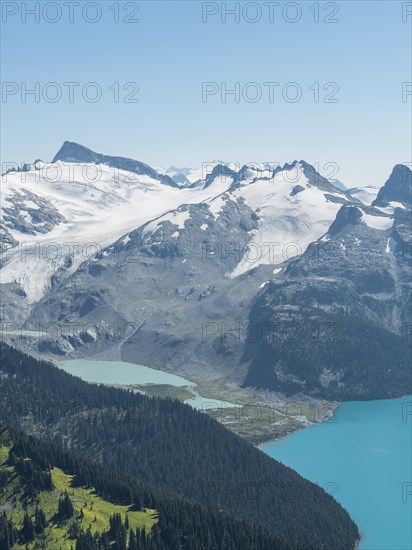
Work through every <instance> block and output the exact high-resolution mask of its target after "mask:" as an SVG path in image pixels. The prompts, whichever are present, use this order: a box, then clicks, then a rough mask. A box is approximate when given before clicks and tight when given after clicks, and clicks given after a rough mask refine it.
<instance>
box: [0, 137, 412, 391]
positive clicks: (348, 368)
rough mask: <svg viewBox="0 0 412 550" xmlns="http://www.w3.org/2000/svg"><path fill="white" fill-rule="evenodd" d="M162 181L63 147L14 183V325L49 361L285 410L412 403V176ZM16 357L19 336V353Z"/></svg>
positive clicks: (137, 167)
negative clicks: (374, 181)
mask: <svg viewBox="0 0 412 550" xmlns="http://www.w3.org/2000/svg"><path fill="white" fill-rule="evenodd" d="M211 164H212V166H211V168H210V170H209V171H208V173H207V174H205V173H202V172H204V171H203V170H191V169H183V170H179V169H176V168H175V167H171V168H170V169H169V170H163V169H160V168H159V169H153V168H151V167H149V166H148V165H146V164H144V163H142V162H138V161H135V160H132V159H127V158H124V157H119V156H108V155H102V154H98V153H95V152H93V151H91V150H90V149H87V148H86V147H83V146H82V145H78V144H76V143H72V142H65V143H64V144H63V146H62V147H61V149H60V150H59V151H58V153H57V154H56V155H55V157H54V159H53V161H52V163H44V162H42V161H36V162H35V163H33V164H27V165H24V166H23V167H22V168H19V169H16V168H15V169H11V170H9V171H8V172H7V173H6V174H5V175H4V176H3V189H2V195H3V201H2V229H1V235H2V239H1V242H2V264H1V271H0V274H1V282H2V285H1V291H2V306H3V307H2V312H1V316H2V323H3V332H4V333H7V332H10V331H12V330H15V329H17V328H21V327H22V326H23V327H24V328H25V329H26V330H30V329H31V330H38V331H40V336H39V337H38V338H37V339H31V340H30V339H27V340H24V342H23V343H22V341H21V340H20V341H19V346H20V347H23V348H25V349H26V350H27V351H30V352H31V353H34V354H37V355H40V354H41V355H44V356H46V357H49V358H55V359H61V358H62V357H90V358H97V357H99V358H108V359H122V360H125V361H129V362H134V363H139V364H144V365H147V366H151V367H155V368H161V369H163V370H168V371H170V372H175V373H179V374H182V375H186V376H188V377H191V379H194V380H196V381H200V382H202V381H205V382H206V381H208V380H211V379H213V380H223V379H224V380H229V381H230V383H233V384H234V385H236V386H237V387H241V386H243V387H253V388H258V389H261V390H270V391H273V392H278V393H281V394H283V395H293V394H297V393H303V394H305V395H311V396H314V397H323V398H326V399H336V400H339V399H358V398H380V397H391V396H396V395H403V394H406V393H408V392H410V390H411V369H410V367H411V364H410V352H411V347H410V344H411V336H410V333H411V330H410V327H411V322H412V299H411V275H412V262H411V259H412V257H411V252H412V251H411V210H412V203H411V189H412V184H411V176H412V172H411V170H410V169H409V168H408V167H407V166H405V165H397V166H395V167H394V168H393V170H392V172H391V173H390V174H389V171H388V174H389V177H388V178H387V180H386V182H385V181H384V179H383V181H382V182H381V185H382V187H380V188H379V185H377V186H376V187H375V186H374V187H371V186H365V187H364V188H355V189H346V188H345V186H343V185H342V184H341V183H340V182H336V181H335V182H333V181H329V180H328V179H326V178H324V177H322V176H321V175H320V174H319V173H318V172H317V171H316V170H315V168H314V167H313V166H311V165H310V164H308V163H306V162H305V161H303V160H301V161H294V162H291V163H287V164H285V165H284V166H283V167H276V168H273V167H270V166H268V165H261V166H259V165H255V164H253V165H245V166H243V167H241V168H239V167H238V166H235V165H229V164H223V163H219V162H214V163H211ZM10 339H11V340H12V341H13V337H12V336H10Z"/></svg>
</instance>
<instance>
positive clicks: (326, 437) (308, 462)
mask: <svg viewBox="0 0 412 550" xmlns="http://www.w3.org/2000/svg"><path fill="white" fill-rule="evenodd" d="M260 449H261V450H262V451H264V452H265V453H267V454H268V455H269V456H271V457H273V458H275V459H276V460H279V461H280V462H283V464H286V465H287V466H290V467H291V468H293V469H295V470H296V471H297V472H299V473H300V474H301V475H302V476H303V477H305V478H306V479H309V480H310V481H313V482H314V483H317V484H318V485H320V486H321V487H323V488H324V489H325V490H327V491H328V492H329V493H330V494H332V495H333V496H334V498H335V499H336V500H337V501H338V502H340V503H341V504H342V506H343V507H344V508H345V509H346V510H347V511H348V512H349V514H350V515H351V517H352V518H353V519H354V521H355V522H356V523H357V525H358V527H359V530H360V531H361V535H362V540H361V543H360V546H359V548H360V549H361V550H411V549H412V529H411V523H412V519H411V518H412V396H407V397H402V398H398V399H388V400H378V401H361V402H348V403H344V404H342V405H341V406H340V407H339V409H338V410H337V411H336V414H335V415H334V417H333V418H331V419H330V420H329V421H327V422H324V423H322V424H315V425H313V426H311V427H309V428H306V429H304V430H301V431H299V432H295V433H294V434H292V435H290V436H288V437H286V438H284V439H281V440H280V441H277V442H274V443H268V444H264V445H262V446H261V447H260Z"/></svg>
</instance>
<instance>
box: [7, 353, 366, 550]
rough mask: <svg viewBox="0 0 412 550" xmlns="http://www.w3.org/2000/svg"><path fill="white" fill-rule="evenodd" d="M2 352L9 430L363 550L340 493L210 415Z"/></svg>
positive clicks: (288, 534)
mask: <svg viewBox="0 0 412 550" xmlns="http://www.w3.org/2000/svg"><path fill="white" fill-rule="evenodd" d="M0 351H1V365H2V366H1V370H0V374H1V386H0V388H1V396H2V399H1V401H0V419H2V421H3V422H4V423H5V424H6V425H9V426H12V427H14V428H18V429H24V430H26V431H28V432H30V433H32V434H35V435H36V436H37V437H39V438H41V439H43V440H45V441H48V442H53V443H55V444H57V445H59V446H62V447H63V448H64V449H65V450H67V451H70V452H72V453H75V454H77V455H78V456H81V457H83V458H85V459H88V460H89V461H93V462H95V463H98V464H100V465H101V466H102V467H103V468H104V469H106V470H108V471H110V472H111V473H112V474H113V475H114V474H116V475H117V474H118V475H125V474H126V475H128V476H130V477H133V478H134V479H135V480H140V481H144V482H145V483H149V484H151V485H153V486H156V487H157V488H160V489H162V490H165V491H167V492H170V493H173V494H174V495H179V496H181V497H184V498H186V499H189V500H191V501H193V502H197V503H198V504H201V505H202V506H206V507H207V508H208V509H209V510H214V511H215V512H218V513H219V514H226V515H232V516H234V517H236V518H238V519H239V518H240V519H243V520H245V521H248V522H253V523H256V524H257V525H259V526H261V527H262V528H265V529H267V530H270V531H271V532H272V533H275V534H276V535H281V536H283V537H285V538H286V539H287V540H289V541H292V542H300V543H302V544H306V545H308V546H312V547H313V548H334V549H336V550H345V549H348V550H349V549H352V548H354V547H355V543H356V541H357V539H358V537H359V533H358V530H357V527H356V525H355V524H354V523H353V522H352V520H351V519H350V517H349V516H348V514H347V513H346V512H345V511H344V510H343V509H342V507H341V506H340V505H339V504H337V502H336V501H335V500H334V499H333V498H332V497H331V496H330V495H328V494H326V493H325V492H324V491H323V490H322V489H321V488H320V487H318V486H316V485H314V484H312V483H310V482H308V481H306V480H304V479H303V478H301V477H300V476H299V475H298V474H297V473H296V472H294V471H293V470H291V469H290V468H287V467H285V466H283V465H281V464H280V463H278V462H276V461H274V460H272V459H271V458H269V457H268V456H266V455H264V454H263V453H262V452H260V451H259V450H257V449H255V448H254V447H252V446H251V445H249V444H248V443H247V442H245V441H244V440H242V439H241V438H239V437H237V436H236V435H234V434H232V433H231V432H229V431H228V430H227V429H225V428H224V427H223V426H221V425H220V424H218V423H217V422H215V421H214V420H213V419H211V418H209V417H208V416H206V415H204V414H202V413H201V412H197V411H194V410H192V409H191V408H190V407H189V406H187V405H183V404H181V403H179V402H177V401H171V400H160V399H155V398H148V397H145V396H142V395H138V394H134V393H132V392H128V391H123V390H118V389H115V388H108V387H104V386H97V385H92V384H88V383H85V382H83V381H81V380H80V379H78V378H75V377H72V376H70V375H68V374H67V373H65V372H63V371H61V370H59V369H57V368H56V367H54V366H52V365H50V364H48V363H45V362H43V361H38V360H35V359H33V358H32V357H29V356H27V355H25V354H23V353H21V352H19V351H17V350H14V349H12V348H10V347H9V346H7V345H5V344H1V348H0ZM119 494H120V493H119ZM146 506H149V507H150V503H147V504H146ZM175 513H176V514H177V518H176V519H178V517H179V512H178V510H177V509H176V510H175ZM201 516H202V515H201V514H200V516H199V519H200V517H201ZM202 521H203V520H202ZM173 524H174V522H173V521H171V523H170V525H171V528H173ZM194 544H195V543H194ZM196 544H197V543H196ZM198 547H199V546H193V548H198ZM199 548H201V546H200V547H199ZM256 548H259V546H256ZM264 548H266V547H264Z"/></svg>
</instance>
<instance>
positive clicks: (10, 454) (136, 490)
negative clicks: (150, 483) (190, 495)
mask: <svg viewBox="0 0 412 550" xmlns="http://www.w3.org/2000/svg"><path fill="white" fill-rule="evenodd" d="M0 480H1V483H0V509H1V510H3V511H2V513H1V515H0V548H1V549H2V550H10V549H11V548H14V549H19V548H25V547H26V544H27V545H29V547H30V548H31V547H38V548H47V549H49V548H50V549H55V548H62V549H68V550H70V549H71V548H73V549H74V548H75V549H76V550H109V548H110V549H112V550H137V549H142V550H165V549H171V550H172V549H175V548H181V549H182V550H184V549H187V550H189V549H197V548H199V549H201V548H208V549H216V550H217V549H220V548H222V545H224V547H225V548H227V549H229V550H242V549H244V550H250V549H253V548H255V549H259V548H265V549H266V548H267V549H268V550H272V549H273V550H275V549H279V550H308V549H309V547H307V546H303V545H299V544H292V543H288V542H287V541H285V540H283V539H282V538H281V537H276V536H274V535H271V534H270V533H268V532H265V531H264V530H263V529H262V528H259V527H255V526H254V525H251V524H248V523H246V522H242V521H238V520H235V519H233V518H231V517H227V516H225V515H222V514H218V513H214V512H211V511H208V510H206V509H204V508H201V507H200V506H199V505H196V504H192V503H188V502H185V501H183V500H182V499H180V498H172V497H171V496H170V495H169V496H165V495H161V494H160V492H158V491H156V490H155V489H153V488H149V487H146V486H144V485H143V484H140V483H138V482H137V481H135V480H133V479H131V478H126V477H125V476H119V475H113V474H111V473H108V472H107V471H105V470H103V469H102V468H101V467H100V466H98V465H95V464H91V463H87V462H85V461H84V460H79V459H78V458H76V457H74V456H73V455H69V454H67V453H65V452H63V451H62V449H61V448H59V447H57V446H55V445H48V444H45V443H42V442H41V441H39V440H37V439H36V438H33V437H28V436H26V435H25V434H23V433H22V432H16V431H15V430H12V429H9V428H5V427H1V426H0ZM146 506H150V507H155V509H153V508H150V507H149V508H147V507H146Z"/></svg>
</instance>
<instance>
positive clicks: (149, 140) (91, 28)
mask: <svg viewBox="0 0 412 550" xmlns="http://www.w3.org/2000/svg"><path fill="white" fill-rule="evenodd" d="M34 4H35V2H30V1H28V2H26V6H27V7H28V8H29V7H34ZM53 4H55V3H53V2H47V1H42V2H40V3H39V5H40V8H39V9H40V10H41V11H40V16H39V19H40V21H39V22H36V21H35V19H34V16H31V15H28V14H27V16H26V21H24V18H23V13H22V12H23V5H22V3H20V2H17V3H16V2H6V1H3V3H2V7H3V14H2V15H3V23H2V31H3V32H2V64H3V70H2V81H3V90H2V91H3V94H2V104H1V107H2V115H3V117H2V118H3V125H2V138H3V139H2V143H3V145H2V160H3V162H19V163H21V162H24V161H33V160H34V159H35V158H42V159H43V160H46V161H47V160H51V158H52V157H53V155H54V154H55V152H56V151H57V150H58V148H59V147H60V145H61V143H62V142H63V141H64V140H66V139H67V140H70V141H77V142H79V143H82V144H84V145H86V146H88V147H90V148H92V149H94V150H96V151H98V152H102V153H106V154H120V155H124V156H130V157H133V158H137V159H139V160H142V161H143V162H147V163H148V164H151V165H163V166H169V165H170V164H175V165H177V166H198V165H200V164H201V163H202V162H209V161H212V160H213V159H222V160H224V161H232V162H238V163H241V164H242V163H245V162H259V161H266V162H279V163H284V162H288V161H292V160H294V159H305V160H307V161H308V162H310V163H312V164H314V163H317V164H318V165H319V168H320V172H321V173H324V174H325V175H327V173H328V171H327V170H325V169H324V166H325V164H326V163H328V162H329V163H335V164H337V165H338V166H339V172H338V173H337V175H336V177H338V178H339V179H340V180H341V181H343V182H344V183H345V184H346V185H348V186H358V185H367V184H371V183H372V184H377V185H382V184H383V183H384V181H385V180H386V178H387V177H388V175H389V173H390V171H391V169H392V167H393V165H394V164H396V163H399V162H410V160H411V159H410V156H411V155H410V151H411V106H412V95H410V96H408V97H406V98H404V99H406V100H407V101H406V102H403V101H402V83H403V82H410V81H412V76H411V28H412V5H411V6H410V7H408V6H409V4H410V3H405V2H397V1H390V2H384V1H382V2H379V1H376V2H375V1H357V2H352V1H344V2H337V3H334V2H312V1H308V2H307V1H303V2H279V3H272V8H271V9H273V18H274V21H273V22H272V21H271V20H270V11H269V10H270V7H269V6H268V5H267V3H265V2H259V3H256V2H238V3H236V2H226V3H222V2H208V3H205V2H203V3H202V2H198V1H191V0H189V1H186V2H174V1H168V2H157V1H150V2H148V1H146V2H137V3H135V2H119V3H118V2H115V1H114V0H113V1H112V0H110V1H108V2H105V1H101V2H98V6H99V7H100V12H101V13H100V20H98V21H97V22H95V23H91V22H88V21H86V20H85V17H86V18H89V20H91V19H93V18H94V17H95V14H97V12H96V8H95V7H93V5H92V4H93V3H92V2H85V1H84V0H82V2H81V5H80V6H73V8H72V9H73V10H74V21H73V22H70V21H69V9H68V7H67V6H64V5H63V4H61V3H60V6H61V9H62V12H61V18H60V20H59V21H57V22H55V23H51V22H48V21H47V20H46V19H49V20H53V19H54V18H56V17H57V16H56V14H57V12H56V8H55V7H53ZM70 4H73V2H71V3H70ZM84 4H90V7H88V9H87V11H86V15H85V16H83V15H82V8H83V7H84ZM236 4H239V14H240V18H239V19H240V21H239V22H236V21H235V17H234V16H233V15H229V14H228V15H227V19H226V21H224V16H223V10H222V5H223V6H226V9H228V10H230V9H231V8H232V9H233V8H235V9H236ZM277 4H279V5H277ZM46 5H47V7H46V8H45V6H46ZM246 5H247V6H248V7H247V8H245V6H246ZM5 6H6V7H5ZM117 6H118V13H119V19H120V20H119V22H117V23H116V22H114V17H115V15H116V14H115V11H114V10H116V9H117ZM136 6H138V12H137V10H136ZM256 6H257V7H256ZM311 6H312V9H311ZM335 6H337V7H338V11H337V13H335V14H333V12H334V11H336V8H335ZM111 7H112V8H111ZM316 7H318V8H319V22H317V23H316V22H315V21H314V19H315V15H316V14H315V11H314V10H315V8H316ZM223 9H224V8H223ZM16 10H17V12H16V13H13V12H14V11H16ZM202 10H203V19H205V17H206V16H205V10H206V11H208V12H210V13H211V14H210V15H208V16H207V21H206V22H203V21H202ZM259 10H260V19H259V17H258V14H259ZM403 10H404V11H409V10H410V11H411V15H410V16H409V17H407V16H406V17H407V22H406V23H404V22H403V21H402V19H403V17H402V14H403ZM214 11H217V13H215V14H213V13H212V12H214ZM282 14H283V16H282ZM127 16H129V18H131V19H136V18H138V20H139V22H138V23H126V22H124V18H125V17H127ZM328 17H329V18H330V19H336V20H338V22H336V23H326V22H324V19H325V18H328ZM254 18H257V19H258V20H257V21H256V22H254V23H253V22H251V21H252V20H253V19H254ZM295 18H296V19H297V20H296V22H292V21H293V20H294V19H295ZM36 82H38V83H39V84H38V86H40V88H39V89H40V98H39V101H38V102H36V101H35V98H34V96H33V95H27V96H26V98H25V99H26V102H23V101H22V99H24V86H26V87H27V89H30V88H34V86H35V83H36ZM51 82H55V83H57V87H56V86H55V87H53V86H54V85H49V83H51ZM65 82H78V83H79V86H76V87H75V88H74V92H73V93H74V97H73V101H72V102H70V101H69V88H68V86H67V85H66V86H65V85H64V84H63V83H65ZM90 82H95V83H97V85H98V89H99V90H100V91H101V94H102V95H101V99H100V100H99V101H97V102H95V103H92V102H88V101H86V100H85V99H84V98H83V96H82V90H83V88H84V86H85V85H86V92H87V93H89V94H90V98H93V95H92V94H94V93H95V91H96V88H95V87H93V86H89V87H88V86H87V84H88V83H90ZM204 82H210V83H215V84H212V85H210V87H209V89H214V91H217V93H215V94H214V95H209V96H207V97H202V86H204V84H202V83H204ZM251 82H252V83H254V84H253V85H251V86H250V85H249V86H246V87H245V85H247V84H248V83H251ZM267 82H277V83H279V84H278V85H276V86H273V88H272V91H273V94H274V95H273V98H272V99H273V101H272V102H271V101H270V98H269V86H268V85H265V84H264V83H267ZM292 82H294V83H296V84H293V85H291V84H290V83H292ZM7 83H8V84H7ZM115 83H119V84H118V86H119V102H115V101H114V94H115V91H116V86H117V85H116V84H115ZM125 83H136V85H138V87H139V90H138V92H137V93H135V94H134V96H132V99H133V98H137V99H138V100H139V102H138V103H136V102H128V103H125V102H124V101H123V100H124V99H125V97H126V94H127V93H129V94H130V93H132V92H134V91H136V85H135V84H131V85H130V84H129V87H128V88H127V90H123V86H124V84H125ZM236 83H239V84H238V85H237V86H238V87H239V89H240V98H238V99H239V101H238V102H237V101H235V97H234V95H227V96H226V102H222V95H221V92H222V89H224V86H226V87H227V89H231V88H234V87H235V86H236ZM314 83H319V84H317V85H315V86H314ZM326 83H336V84H332V85H329V88H327V89H326V90H323V86H324V85H325V84H326ZM336 85H337V86H338V87H339V90H338V91H337V92H336V93H335V95H334V96H333V97H331V99H337V100H338V102H334V103H332V102H331V103H325V102H324V101H323V100H324V99H325V98H326V94H327V93H331V92H333V91H335V90H336V89H337V87H336ZM316 87H319V101H318V102H315V101H314V97H315V91H314V90H316ZM311 88H312V89H311ZM59 90H60V92H61V94H62V97H61V99H60V100H59V101H57V102H54V103H53V102H50V101H46V100H45V99H44V98H43V95H42V94H43V92H44V93H45V94H46V96H47V94H49V97H50V98H52V99H53V97H54V95H53V94H54V93H55V92H56V91H59ZM282 90H283V94H289V95H287V96H286V97H287V98H288V97H289V99H293V97H294V95H295V93H297V91H298V92H299V93H301V99H300V100H299V101H296V102H292V101H288V100H287V99H285V98H284V97H283V95H282ZM259 91H260V93H261V94H262V97H261V98H260V100H259V101H256V102H251V101H248V98H249V99H253V97H254V94H255V93H259ZM248 94H249V95H248ZM245 97H246V99H245Z"/></svg>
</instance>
